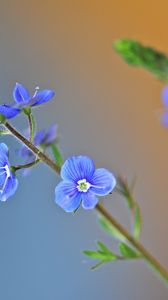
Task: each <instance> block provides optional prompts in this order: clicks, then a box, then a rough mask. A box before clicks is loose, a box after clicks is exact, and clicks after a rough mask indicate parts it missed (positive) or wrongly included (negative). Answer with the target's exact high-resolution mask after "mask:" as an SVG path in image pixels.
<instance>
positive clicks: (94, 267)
mask: <svg viewBox="0 0 168 300" xmlns="http://www.w3.org/2000/svg"><path fill="white" fill-rule="evenodd" d="M108 262H109V261H108V260H101V261H100V262H98V263H97V264H96V265H94V266H92V267H91V270H96V269H97V268H99V267H101V266H102V265H103V264H105V263H108Z"/></svg>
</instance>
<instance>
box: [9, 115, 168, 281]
mask: <svg viewBox="0 0 168 300" xmlns="http://www.w3.org/2000/svg"><path fill="white" fill-rule="evenodd" d="M4 126H5V127H6V128H7V129H8V130H9V131H10V132H11V134H12V135H14V136H15V137H16V138H17V139H18V140H19V141H21V142H22V143H23V144H25V145H26V146H27V147H28V148H29V149H30V150H31V151H32V152H33V153H34V154H36V155H37V157H38V159H40V160H42V161H43V162H44V163H45V164H46V165H48V166H49V167H50V168H51V169H52V170H53V171H54V172H56V173H57V174H60V167H59V166H58V165H57V164H55V162H53V161H52V160H51V159H50V158H49V157H48V156H47V155H45V154H44V153H43V152H41V151H40V150H39V149H38V148H37V147H35V146H34V145H33V144H32V143H31V142H30V141H28V140H27V139H26V138H25V137H24V136H22V135H21V134H20V133H19V132H18V131H17V130H16V129H15V128H14V127H13V126H11V125H10V124H9V123H8V122H7V121H4ZM96 209H97V211H98V212H99V213H100V214H101V215H102V216H103V217H104V218H106V220H108V221H109V222H110V223H111V224H112V225H113V226H114V227H115V228H116V229H117V230H118V231H119V232H120V233H121V234H122V235H123V236H125V237H126V239H127V241H128V242H129V243H130V244H131V245H132V246H133V247H134V248H135V249H136V250H138V252H139V253H140V254H141V255H142V257H143V258H144V259H145V261H146V262H147V264H148V265H149V266H150V267H151V268H152V269H153V270H154V271H155V273H157V274H158V275H159V276H160V278H161V279H163V281H164V282H165V283H166V285H167V286H168V272H167V270H166V269H165V268H164V267H163V266H162V265H161V264H160V262H158V261H157V259H156V258H155V257H153V256H152V255H151V254H150V253H149V252H148V251H147V250H146V249H145V248H144V246H143V245H142V244H141V243H140V242H139V241H137V240H136V239H134V238H133V237H132V236H131V235H130V234H129V232H128V231H127V230H126V229H125V228H124V227H123V226H122V225H121V224H120V223H118V221H116V220H115V219H114V218H113V216H112V215H111V214H110V213H109V212H108V211H107V210H106V209H105V208H104V207H103V206H102V205H101V204H97V206H96Z"/></svg>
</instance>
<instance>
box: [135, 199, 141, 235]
mask: <svg viewBox="0 0 168 300" xmlns="http://www.w3.org/2000/svg"><path fill="white" fill-rule="evenodd" d="M140 232H141V212H140V209H139V206H138V204H137V203H136V207H135V219H134V232H133V235H134V237H135V238H136V239H139V236H140Z"/></svg>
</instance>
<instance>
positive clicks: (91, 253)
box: [83, 250, 107, 260]
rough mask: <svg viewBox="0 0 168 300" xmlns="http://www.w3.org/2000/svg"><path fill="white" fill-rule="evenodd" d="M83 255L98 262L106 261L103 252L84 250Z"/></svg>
mask: <svg viewBox="0 0 168 300" xmlns="http://www.w3.org/2000/svg"><path fill="white" fill-rule="evenodd" d="M83 253H84V254H85V255H87V256H89V257H91V258H94V259H100V260H106V259H107V258H106V257H107V255H106V253H104V252H101V251H99V252H97V251H92V250H84V251H83Z"/></svg>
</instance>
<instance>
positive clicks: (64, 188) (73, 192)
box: [55, 181, 81, 212]
mask: <svg viewBox="0 0 168 300" xmlns="http://www.w3.org/2000/svg"><path fill="white" fill-rule="evenodd" d="M55 202H56V204H58V205H59V206H60V207H61V208H63V209H64V210H65V211H66V212H73V211H74V210H76V209H77V208H78V207H79V205H80V203H81V193H79V192H78V190H77V189H76V185H75V184H74V183H73V182H66V181H62V182H60V183H59V184H58V185H57V186H56V188H55Z"/></svg>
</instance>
